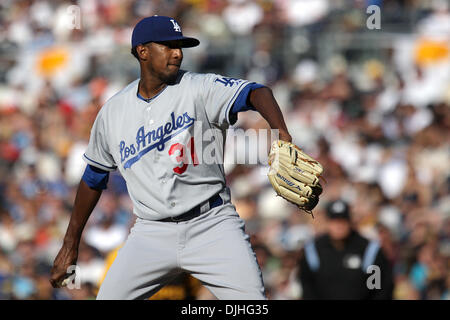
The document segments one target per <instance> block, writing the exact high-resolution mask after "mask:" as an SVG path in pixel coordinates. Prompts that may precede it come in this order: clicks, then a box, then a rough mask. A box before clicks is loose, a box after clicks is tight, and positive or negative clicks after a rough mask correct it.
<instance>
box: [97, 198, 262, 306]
mask: <svg viewBox="0 0 450 320" xmlns="http://www.w3.org/2000/svg"><path fill="white" fill-rule="evenodd" d="M244 226H245V224H244V221H243V220H242V219H241V218H240V217H239V215H238V213H237V212H236V210H235V207H234V206H233V205H232V204H231V203H230V202H227V203H225V204H224V205H221V206H218V207H216V208H213V209H210V210H208V211H207V212H205V213H203V214H201V215H200V216H198V217H195V218H193V219H191V220H188V221H185V222H160V221H150V220H144V219H141V218H137V219H136V222H135V224H134V226H133V228H132V229H131V231H130V234H129V236H128V238H127V240H126V242H125V244H124V245H123V247H122V248H121V249H120V250H119V252H118V255H117V258H116V260H115V261H114V262H113V264H112V266H111V268H110V269H109V270H108V272H107V274H106V277H105V280H104V281H103V283H102V285H101V287H100V290H99V293H98V295H97V299H99V300H105V299H107V300H117V299H120V300H125V299H146V298H149V297H150V296H152V295H153V294H155V293H156V292H157V291H158V290H159V289H161V288H162V287H163V286H164V285H165V284H167V283H168V282H169V281H170V280H171V279H173V278H174V277H175V276H176V275H178V274H179V273H180V272H183V271H184V272H187V273H189V274H191V275H192V276H194V277H195V278H197V279H199V280H200V281H201V282H202V284H203V285H204V286H205V287H206V288H208V289H209V290H210V291H211V293H212V294H214V296H216V297H217V298H218V299H223V300H234V299H236V300H260V299H266V297H265V294H264V284H263V279H262V274H261V270H260V268H259V266H258V263H257V261H256V256H255V253H254V252H253V249H252V248H251V245H250V241H249V236H248V235H247V234H246V233H245V231H244Z"/></svg>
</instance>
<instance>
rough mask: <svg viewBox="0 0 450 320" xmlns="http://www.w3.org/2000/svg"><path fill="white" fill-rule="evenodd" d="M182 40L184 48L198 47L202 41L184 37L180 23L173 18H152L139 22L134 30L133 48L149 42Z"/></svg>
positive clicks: (132, 37)
mask: <svg viewBox="0 0 450 320" xmlns="http://www.w3.org/2000/svg"><path fill="white" fill-rule="evenodd" d="M170 40H181V41H182V47H183V48H191V47H195V46H198V45H199V44H200V41H198V40H197V39H195V38H189V37H185V36H183V33H182V32H181V27H180V25H179V24H178V22H177V21H176V20H175V19H174V18H171V17H166V16H157V15H155V16H151V17H147V18H144V19H142V20H141V21H139V22H138V23H137V24H136V26H135V27H134V29H133V34H132V36H131V47H132V48H134V47H136V46H137V45H139V44H144V43H147V42H151V41H153V42H160V41H170Z"/></svg>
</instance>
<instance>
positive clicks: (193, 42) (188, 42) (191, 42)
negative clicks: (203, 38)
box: [155, 37, 200, 48]
mask: <svg viewBox="0 0 450 320" xmlns="http://www.w3.org/2000/svg"><path fill="white" fill-rule="evenodd" d="M174 40H177V41H181V47H182V48H192V47H196V46H198V45H199V44H200V41H199V40H197V39H195V38H190V37H174V38H166V39H164V40H159V41H155V42H161V43H164V42H168V41H174Z"/></svg>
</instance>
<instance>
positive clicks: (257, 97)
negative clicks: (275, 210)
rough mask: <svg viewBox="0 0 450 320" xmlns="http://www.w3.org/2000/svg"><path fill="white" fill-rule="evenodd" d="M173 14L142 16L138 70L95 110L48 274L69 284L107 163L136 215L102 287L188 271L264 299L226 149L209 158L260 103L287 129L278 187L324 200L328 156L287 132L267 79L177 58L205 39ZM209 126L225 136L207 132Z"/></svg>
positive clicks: (298, 198) (278, 159)
mask: <svg viewBox="0 0 450 320" xmlns="http://www.w3.org/2000/svg"><path fill="white" fill-rule="evenodd" d="M199 43H200V42H199V41H198V40H197V39H194V38H189V37H185V36H183V34H182V30H181V27H180V25H179V24H178V23H177V21H176V20H175V19H173V18H170V17H165V16H152V17H147V18H144V19H142V20H141V21H140V22H138V23H137V25H136V26H135V28H134V29H133V33H132V39H131V47H132V50H131V52H132V54H133V55H134V56H135V57H136V59H137V60H138V61H139V65H140V78H139V79H137V80H135V81H133V82H132V83H130V84H129V85H128V86H127V87H125V88H124V89H122V90H121V91H120V92H118V93H117V94H116V95H114V96H113V97H112V98H111V99H109V100H108V101H107V102H106V103H105V104H104V105H103V107H102V108H101V110H100V111H99V113H98V115H97V118H96V120H95V122H94V125H93V127H92V131H91V135H90V140H89V145H88V147H87V150H86V152H85V154H84V160H85V162H86V163H87V166H86V170H85V172H84V174H83V177H82V179H81V181H80V184H79V187H78V191H77V195H76V198H75V203H74V207H73V211H72V215H71V219H70V222H69V225H68V228H67V231H66V234H65V237H64V242H63V245H62V248H61V249H60V251H59V253H58V255H57V256H56V258H55V261H54V266H53V268H52V274H51V279H50V282H51V283H52V285H53V286H54V287H60V286H62V285H64V280H65V279H66V278H67V277H68V274H67V273H66V270H67V268H68V267H69V266H70V265H75V264H76V261H77V255H78V246H79V242H80V239H81V235H82V231H83V229H84V226H85V224H86V222H87V220H88V218H89V216H90V214H91V212H92V210H93V209H94V207H95V205H96V204H97V201H98V199H99V198H100V196H101V194H102V190H104V189H106V186H107V182H108V175H109V172H111V171H113V170H119V171H120V173H121V175H122V176H123V178H124V179H125V181H126V183H127V187H128V192H129V195H130V198H131V200H132V202H133V213H134V214H135V215H136V216H137V219H136V222H135V224H134V226H133V228H132V229H131V231H130V234H129V236H128V238H127V240H126V242H125V244H124V245H123V247H121V249H120V250H119V251H118V254H117V258H116V259H115V261H114V262H113V264H112V266H111V267H110V269H109V271H108V273H107V274H106V277H105V279H104V281H103V283H102V285H101V287H100V289H99V293H98V296H97V299H146V298H149V297H151V296H152V295H153V294H155V293H156V292H157V291H158V290H159V289H160V288H161V287H163V286H164V285H165V284H166V283H168V282H169V281H170V280H171V279H173V278H174V277H176V276H177V275H179V274H180V273H181V272H185V273H188V274H190V275H192V276H193V277H195V278H197V279H198V280H200V281H201V282H202V284H203V285H205V286H206V287H207V288H208V289H209V290H210V291H211V292H212V293H213V294H214V295H215V296H216V297H217V298H218V299H252V300H253V299H266V296H265V293H264V285H263V279H262V276H261V271H260V268H259V266H258V264H257V261H256V257H255V254H254V252H253V250H252V247H251V245H250V241H249V237H248V235H246V233H245V231H244V221H243V220H242V219H241V218H240V217H239V215H238V213H237V212H236V209H235V207H234V206H233V204H232V203H231V201H230V198H231V195H230V190H229V189H228V188H227V187H226V183H225V175H224V168H223V161H204V159H203V157H202V151H201V150H204V149H205V147H207V146H208V145H211V144H213V146H214V147H215V148H214V150H215V151H216V152H215V157H217V158H218V159H221V158H222V159H223V145H224V143H223V139H220V137H221V135H222V138H223V135H224V132H225V130H226V129H227V128H228V127H229V126H230V125H232V124H234V123H235V122H236V120H237V114H238V113H239V112H243V111H246V110H256V111H258V112H259V113H260V114H261V115H262V117H263V118H264V119H265V120H266V121H267V122H268V123H269V125H270V127H271V128H272V129H278V130H279V139H280V140H278V141H275V142H274V144H273V145H272V149H271V151H270V155H269V159H270V164H271V170H270V172H269V180H270V182H271V183H272V185H273V187H274V188H275V190H276V192H277V193H278V194H279V195H280V196H282V197H284V198H285V199H286V200H288V201H291V202H293V203H295V204H296V205H298V206H299V208H300V209H303V210H305V211H307V212H310V213H311V211H312V209H313V208H314V206H315V205H316V204H317V201H318V197H319V194H320V192H321V190H322V189H321V187H320V183H319V179H318V177H319V176H320V175H321V174H322V167H321V166H320V164H319V163H318V162H317V161H315V160H314V159H312V158H310V157H309V156H307V155H306V154H305V153H303V152H302V150H300V149H299V148H297V147H296V146H295V145H293V144H292V143H291V136H290V134H289V132H288V129H287V128H286V125H285V122H284V120H283V115H282V113H281V111H280V108H279V106H278V104H277V102H276V101H275V99H274V97H273V95H272V92H271V90H270V89H269V88H267V87H265V86H262V85H260V84H257V83H253V82H249V81H246V80H242V79H235V78H229V77H224V76H221V75H217V74H198V73H193V72H188V71H184V70H181V69H180V66H181V63H182V60H183V51H182V48H189V47H194V46H197V45H199ZM208 131H212V132H214V135H216V137H218V138H217V139H213V138H211V139H209V141H208V139H202V135H204V134H205V133H206V132H208Z"/></svg>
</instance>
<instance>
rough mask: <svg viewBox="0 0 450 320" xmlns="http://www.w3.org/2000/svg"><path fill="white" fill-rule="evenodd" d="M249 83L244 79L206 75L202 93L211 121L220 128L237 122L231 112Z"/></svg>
mask: <svg viewBox="0 0 450 320" xmlns="http://www.w3.org/2000/svg"><path fill="white" fill-rule="evenodd" d="M249 83H250V82H249V81H247V80H243V79H236V78H228V77H224V76H221V75H218V74H211V73H209V74H206V75H205V78H204V83H203V91H202V93H203V97H204V104H205V109H206V114H207V116H208V119H209V121H210V122H212V123H215V124H217V125H219V126H223V125H226V124H228V125H229V124H233V123H234V122H235V120H234V119H230V111H231V109H232V107H233V104H234V102H235V101H236V99H237V98H238V96H239V93H240V92H241V91H242V90H243V89H244V88H245V87H246V86H247V85H248V84H249Z"/></svg>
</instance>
